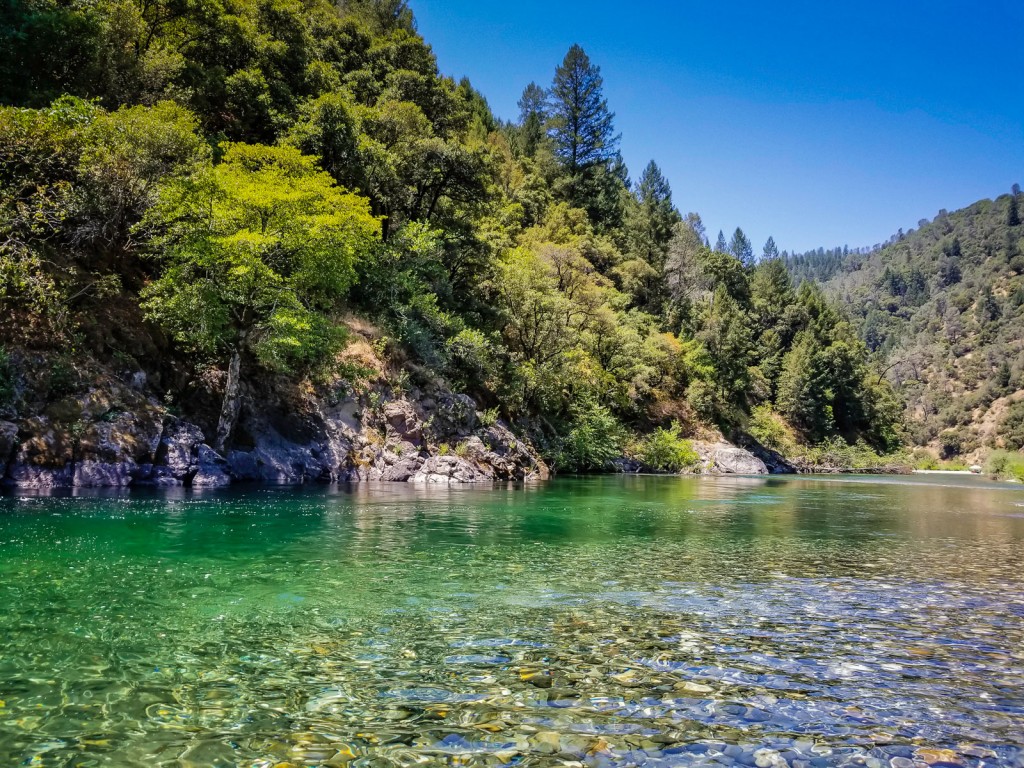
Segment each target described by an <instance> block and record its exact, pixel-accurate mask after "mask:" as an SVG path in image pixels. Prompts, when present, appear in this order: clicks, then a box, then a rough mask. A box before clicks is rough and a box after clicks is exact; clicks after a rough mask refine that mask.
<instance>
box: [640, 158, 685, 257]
mask: <svg viewBox="0 0 1024 768" xmlns="http://www.w3.org/2000/svg"><path fill="white" fill-rule="evenodd" d="M634 196H635V197H636V201H637V203H638V206H637V209H636V214H635V215H634V216H633V220H632V221H631V222H630V227H629V229H630V232H629V235H628V236H629V239H630V241H631V243H630V245H631V250H633V252H634V253H635V254H636V255H637V256H639V257H641V258H643V259H644V260H645V261H647V262H648V263H649V264H651V265H652V266H654V267H656V268H658V269H660V268H661V267H662V266H663V265H664V263H665V253H666V249H667V248H668V242H669V240H671V239H672V230H673V228H674V227H675V225H676V224H677V223H679V222H680V221H681V220H682V219H681V217H680V215H679V211H677V210H676V207H675V206H674V205H673V204H672V188H671V187H670V186H669V183H668V180H667V179H666V178H665V176H664V175H663V174H662V172H661V169H660V168H658V166H657V164H656V163H655V162H654V161H653V160H652V161H651V162H650V163H648V165H647V167H646V168H645V169H644V172H643V174H642V175H641V176H640V181H639V182H638V183H637V185H636V190H635V192H634Z"/></svg>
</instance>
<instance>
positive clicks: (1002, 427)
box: [999, 401, 1024, 451]
mask: <svg viewBox="0 0 1024 768" xmlns="http://www.w3.org/2000/svg"><path fill="white" fill-rule="evenodd" d="M999 433H1000V435H1001V436H1002V438H1003V444H1004V445H1005V446H1006V447H1007V448H1008V449H1009V450H1011V451H1019V450H1020V449H1021V448H1022V447H1024V401H1021V402H1016V403H1014V404H1013V405H1011V406H1010V407H1009V408H1008V409H1007V410H1006V415H1005V416H1004V417H1003V420H1002V422H1001V423H1000V424H999Z"/></svg>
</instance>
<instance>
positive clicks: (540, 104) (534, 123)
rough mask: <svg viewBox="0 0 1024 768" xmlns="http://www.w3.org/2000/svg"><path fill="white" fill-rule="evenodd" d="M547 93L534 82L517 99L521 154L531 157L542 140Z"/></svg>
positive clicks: (545, 117) (546, 117) (546, 114)
mask: <svg viewBox="0 0 1024 768" xmlns="http://www.w3.org/2000/svg"><path fill="white" fill-rule="evenodd" d="M547 97H548V96H547V94H546V93H545V92H544V89H543V88H541V87H540V86H539V85H537V84H536V83H530V84H529V85H528V86H526V88H524V89H523V95H522V96H521V97H520V99H519V132H520V136H521V137H522V142H523V147H522V149H523V154H524V155H526V156H527V157H533V156H534V155H536V154H537V147H539V146H540V143H541V142H542V141H543V140H544V126H545V123H547V120H548V108H547Z"/></svg>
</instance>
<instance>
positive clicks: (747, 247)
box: [729, 227, 754, 267]
mask: <svg viewBox="0 0 1024 768" xmlns="http://www.w3.org/2000/svg"><path fill="white" fill-rule="evenodd" d="M729 253H731V254H732V255H733V256H735V257H736V258H737V259H739V261H740V263H741V264H742V265H743V266H745V267H752V266H754V247H753V246H752V245H751V244H750V238H748V237H747V236H746V235H745V234H743V230H742V229H740V228H739V227H736V231H735V232H733V234H732V242H730V243H729Z"/></svg>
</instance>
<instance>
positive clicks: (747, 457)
mask: <svg viewBox="0 0 1024 768" xmlns="http://www.w3.org/2000/svg"><path fill="white" fill-rule="evenodd" d="M693 447H694V450H696V451H697V455H698V456H700V460H701V466H702V469H703V471H704V472H705V473H708V474H722V475H767V474H768V467H767V466H766V465H765V463H764V462H763V461H761V459H759V458H758V457H757V456H755V455H754V454H752V453H751V452H750V451H748V450H746V449H744V448H738V447H736V446H735V445H732V444H730V443H705V442H700V441H694V443H693Z"/></svg>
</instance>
